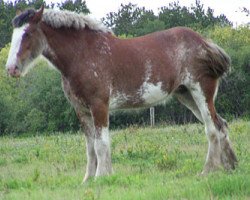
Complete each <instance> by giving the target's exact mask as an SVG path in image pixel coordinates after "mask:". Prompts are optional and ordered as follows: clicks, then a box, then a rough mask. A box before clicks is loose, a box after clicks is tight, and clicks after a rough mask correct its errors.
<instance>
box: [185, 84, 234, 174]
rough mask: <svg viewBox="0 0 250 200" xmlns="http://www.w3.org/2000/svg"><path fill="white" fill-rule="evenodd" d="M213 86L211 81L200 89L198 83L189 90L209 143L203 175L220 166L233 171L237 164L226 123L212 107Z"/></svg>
mask: <svg viewBox="0 0 250 200" xmlns="http://www.w3.org/2000/svg"><path fill="white" fill-rule="evenodd" d="M214 84H215V82H214V81H213V82H210V83H207V85H205V86H204V87H203V88H202V87H201V86H200V83H194V84H193V85H192V87H191V88H190V93H191V95H192V97H193V99H194V101H195V102H196V105H198V108H199V110H200V113H201V116H202V119H203V122H204V124H205V131H206V135H207V137H208V142H209V145H208V153H207V158H206V163H205V166H204V169H203V174H206V173H208V172H210V171H214V170H216V169H218V168H220V165H221V164H222V165H223V166H224V168H225V169H234V168H235V165H236V163H237V161H236V156H235V154H234V152H233V150H232V148H231V146H230V142H229V138H228V134H227V131H226V130H227V129H226V123H225V121H224V120H222V118H221V117H219V115H218V114H217V113H216V110H215V107H214V99H213V97H214V94H215V90H216V87H214V90H213V89H211V85H214Z"/></svg>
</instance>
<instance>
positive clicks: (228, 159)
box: [216, 114, 237, 170]
mask: <svg viewBox="0 0 250 200" xmlns="http://www.w3.org/2000/svg"><path fill="white" fill-rule="evenodd" d="M216 126H217V129H219V131H220V134H221V138H220V145H221V162H222V164H223V167H224V169H226V170H230V169H235V167H236V165H237V157H236V155H235V153H234V151H233V149H232V147H231V142H230V140H229V136H228V126H227V122H226V120H225V119H223V118H222V117H221V116H219V115H218V114H217V115H216Z"/></svg>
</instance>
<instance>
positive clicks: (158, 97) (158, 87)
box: [140, 82, 170, 106]
mask: <svg viewBox="0 0 250 200" xmlns="http://www.w3.org/2000/svg"><path fill="white" fill-rule="evenodd" d="M169 97H170V95H169V94H168V92H167V91H164V90H163V89H162V82H158V83H156V84H154V83H150V82H145V83H143V85H142V87H141V89H140V98H141V99H142V100H143V105H145V106H151V105H155V104H158V103H160V102H163V101H166V100H167V99H168V98H169Z"/></svg>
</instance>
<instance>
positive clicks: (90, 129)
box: [78, 112, 97, 182]
mask: <svg viewBox="0 0 250 200" xmlns="http://www.w3.org/2000/svg"><path fill="white" fill-rule="evenodd" d="M78 118H79V120H80V123H81V125H82V126H83V129H84V134H85V140H86V155H87V166H86V172H85V176H84V178H83V182H86V181H87V180H88V179H89V178H90V177H93V176H95V174H96V168H97V156H96V153H95V126H94V123H93V119H92V116H91V114H90V113H83V112H82V113H80V114H79V113H78Z"/></svg>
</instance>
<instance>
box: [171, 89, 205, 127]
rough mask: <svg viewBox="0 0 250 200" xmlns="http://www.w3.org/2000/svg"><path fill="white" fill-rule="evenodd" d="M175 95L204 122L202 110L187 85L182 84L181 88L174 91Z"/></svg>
mask: <svg viewBox="0 0 250 200" xmlns="http://www.w3.org/2000/svg"><path fill="white" fill-rule="evenodd" d="M174 97H176V98H177V99H178V100H179V102H180V103H182V104H183V105H184V106H186V107H187V108H188V109H189V110H191V111H192V112H193V114H194V115H195V116H196V118H197V119H198V120H199V121H200V122H202V123H203V119H202V116H201V112H200V110H199V108H198V106H197V105H196V103H195V101H194V99H193V97H192V95H191V93H190V92H189V90H188V89H187V88H186V86H184V85H181V86H179V88H178V89H177V90H176V91H175V92H174Z"/></svg>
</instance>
